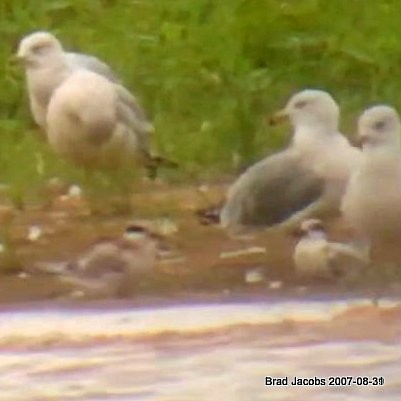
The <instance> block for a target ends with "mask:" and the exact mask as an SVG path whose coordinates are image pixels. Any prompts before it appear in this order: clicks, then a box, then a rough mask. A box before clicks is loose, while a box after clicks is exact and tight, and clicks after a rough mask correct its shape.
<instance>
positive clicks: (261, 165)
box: [220, 89, 360, 231]
mask: <svg viewBox="0 0 401 401" xmlns="http://www.w3.org/2000/svg"><path fill="white" fill-rule="evenodd" d="M339 113H340V111H339V107H338V105H337V103H336V102H335V101H334V99H333V98H332V97H331V96H330V95H329V94H328V93H327V92H324V91H321V90H313V89H307V90H303V91H301V92H299V93H296V94H295V95H293V96H292V97H291V98H290V100H289V101H288V103H287V105H286V106H285V108H284V109H283V110H282V111H281V112H279V113H277V114H276V115H275V116H274V119H273V121H274V122H278V120H281V119H283V118H289V120H290V122H291V125H292V126H293V129H294V134H293V139H292V143H291V145H290V146H289V147H288V148H286V149H285V150H282V151H281V152H278V153H275V154H273V155H270V156H267V157H266V158H265V159H263V160H261V161H259V162H258V163H256V164H255V165H253V166H252V167H250V168H249V169H248V170H247V171H245V173H243V174H242V175H241V176H240V177H239V178H238V179H237V181H236V182H234V184H233V185H232V186H231V187H230V189H229V191H228V193H227V197H226V202H225V205H224V206H223V209H222V211H221V213H220V221H221V225H222V226H223V227H224V228H226V229H228V230H229V231H230V230H233V231H235V230H236V229H238V228H240V227H243V226H262V227H263V226H264V227H266V226H267V227H268V226H274V225H276V224H279V223H281V225H282V226H288V227H291V228H292V227H294V226H298V225H299V223H300V222H301V221H303V220H304V219H306V218H308V217H311V216H314V215H319V214H322V213H324V212H327V211H329V212H330V211H338V207H339V203H340V199H341V197H342V195H343V192H344V190H345V188H346V185H347V182H348V179H349V177H350V174H351V173H352V171H353V170H354V169H355V168H356V167H357V166H358V164H359V162H360V150H359V149H357V148H355V147H353V146H351V145H350V143H349V141H348V140H347V138H346V137H345V136H343V135H342V134H341V133H340V132H339V131H338V124H339Z"/></svg>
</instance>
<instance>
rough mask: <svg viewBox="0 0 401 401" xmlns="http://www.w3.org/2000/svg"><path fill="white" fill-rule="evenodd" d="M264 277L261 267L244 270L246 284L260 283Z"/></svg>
mask: <svg viewBox="0 0 401 401" xmlns="http://www.w3.org/2000/svg"><path fill="white" fill-rule="evenodd" d="M264 278H265V277H264V274H263V270H262V269H261V268H256V269H252V270H247V271H246V272H245V282H246V283H247V284H256V283H261V282H262V281H263V280H264Z"/></svg>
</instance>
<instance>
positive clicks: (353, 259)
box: [293, 219, 369, 281]
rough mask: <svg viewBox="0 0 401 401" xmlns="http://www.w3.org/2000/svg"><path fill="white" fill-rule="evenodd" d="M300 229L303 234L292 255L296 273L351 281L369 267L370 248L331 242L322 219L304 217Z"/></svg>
mask: <svg viewBox="0 0 401 401" xmlns="http://www.w3.org/2000/svg"><path fill="white" fill-rule="evenodd" d="M300 230H301V235H302V237H301V239H300V240H299V242H298V244H297V245H296V247H295V250H294V255H293V259H294V265H295V270H296V273H297V276H299V277H302V278H320V279H342V280H346V281H348V280H352V279H355V278H357V277H359V276H360V275H361V273H362V272H363V271H364V270H366V268H367V267H368V265H369V255H368V249H367V248H366V247H365V246H364V245H362V244H361V245H360V246H359V244H351V243H347V244H346V243H341V242H332V241H329V240H328V238H327V234H326V232H325V229H324V227H323V224H322V222H321V221H320V220H318V219H309V220H305V221H304V222H302V224H301V227H300Z"/></svg>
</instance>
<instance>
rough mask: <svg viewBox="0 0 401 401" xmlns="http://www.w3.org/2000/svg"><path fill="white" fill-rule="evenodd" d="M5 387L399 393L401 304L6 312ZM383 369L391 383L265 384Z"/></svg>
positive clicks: (127, 394) (63, 396) (389, 396)
mask: <svg viewBox="0 0 401 401" xmlns="http://www.w3.org/2000/svg"><path fill="white" fill-rule="evenodd" d="M0 314H1V319H0V321H1V323H0V350H1V358H0V368H1V372H2V375H1V376H0V389H1V392H2V397H3V399H5V400H9V401H14V400H15V401H20V400H21V401H22V400H24V401H25V400H29V401H31V400H45V401H46V400H54V399H57V400H85V401H87V400H152V401H154V400H163V401H166V400H174V401H175V400H183V401H184V400H185V401H192V400H193V401H195V400H196V401H197V400H199V401H201V400H202V401H203V400H205V399H216V400H217V399H219V400H223V401H225V400H227V401H228V400H230V401H237V400H238V401H242V400H244V401H246V400H256V401H258V400H286V401H291V400H294V401H295V400H297V401H299V400H300V399H308V400H312V401H313V400H321V399H322V397H324V399H327V400H346V401H354V400H379V399H380V400H383V399H385V400H390V401H391V400H399V399H400V395H401V380H400V379H399V376H400V375H399V373H400V372H401V348H400V347H399V340H400V338H401V329H400V328H401V325H400V322H401V308H400V306H399V305H398V304H397V302H393V301H391V302H390V301H388V302H382V303H381V306H380V307H379V308H377V307H375V306H373V305H372V303H371V302H370V301H367V300H353V301H325V302H322V301H314V302H300V301H293V302H288V301H287V302H282V301H280V302H272V301H264V302H252V303H228V304H208V305H183V306H182V305H181V306H168V307H160V306H159V307H156V306H152V307H142V308H138V307H137V308H131V307H129V306H128V305H115V304H114V305H112V307H110V308H108V309H106V310H104V309H100V308H97V307H95V306H94V307H85V308H82V307H81V308H76V307H74V308H65V307H63V308H54V307H53V308H50V307H49V308H44V309H43V308H42V309H39V308H36V309H35V308H34V307H31V308H30V309H29V310H14V311H2V312H1V313H0ZM265 376H272V377H288V378H289V381H291V380H292V379H293V378H294V377H295V376H296V377H306V378H313V377H323V378H328V377H329V376H369V377H371V376H383V377H384V378H385V385H384V386H377V387H375V386H372V385H370V386H356V385H352V386H328V385H325V386H310V387H308V386H286V387H281V386H265Z"/></svg>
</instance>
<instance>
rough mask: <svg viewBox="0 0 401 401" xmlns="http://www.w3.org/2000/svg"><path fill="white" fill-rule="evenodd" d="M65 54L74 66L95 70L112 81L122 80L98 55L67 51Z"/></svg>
mask: <svg viewBox="0 0 401 401" xmlns="http://www.w3.org/2000/svg"><path fill="white" fill-rule="evenodd" d="M65 55H66V57H67V60H68V62H69V63H70V64H71V65H72V66H73V67H80V68H85V69H87V70H89V71H92V72H95V73H96V74H99V75H102V76H103V77H105V78H107V79H108V80H109V81H111V82H115V83H118V82H120V80H119V79H118V78H117V76H116V74H115V73H114V71H113V70H112V69H111V68H110V67H109V66H108V65H107V64H106V63H104V62H103V61H101V60H99V59H98V58H97V57H94V56H89V55H87V54H82V53H65Z"/></svg>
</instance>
